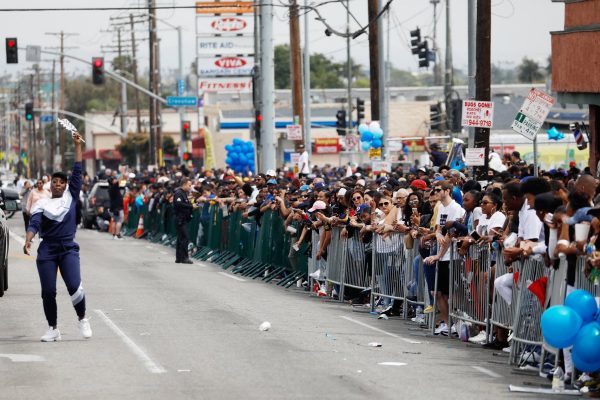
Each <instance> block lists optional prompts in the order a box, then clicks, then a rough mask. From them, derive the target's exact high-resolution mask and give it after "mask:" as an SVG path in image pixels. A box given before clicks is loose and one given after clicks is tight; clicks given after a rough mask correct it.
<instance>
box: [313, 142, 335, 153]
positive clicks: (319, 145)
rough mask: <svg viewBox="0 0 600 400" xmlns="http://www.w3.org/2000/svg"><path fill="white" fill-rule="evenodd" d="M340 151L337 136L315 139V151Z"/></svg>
mask: <svg viewBox="0 0 600 400" xmlns="http://www.w3.org/2000/svg"><path fill="white" fill-rule="evenodd" d="M339 152H340V139H339V138H317V139H315V153H317V154H337V153H339Z"/></svg>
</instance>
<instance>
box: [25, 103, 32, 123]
mask: <svg viewBox="0 0 600 400" xmlns="http://www.w3.org/2000/svg"><path fill="white" fill-rule="evenodd" d="M25 119H26V120H27V121H33V103H32V102H29V103H25Z"/></svg>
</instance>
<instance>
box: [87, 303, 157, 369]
mask: <svg viewBox="0 0 600 400" xmlns="http://www.w3.org/2000/svg"><path fill="white" fill-rule="evenodd" d="M94 311H95V312H96V314H98V315H99V316H100V318H102V320H103V321H104V323H105V324H106V325H107V326H108V327H109V328H110V329H111V330H112V331H113V332H114V333H115V334H116V335H117V336H118V337H119V338H121V340H122V341H123V342H124V343H125V344H126V345H127V347H129V349H130V350H131V351H132V352H133V354H135V355H136V356H137V358H139V359H140V361H141V362H142V363H143V364H144V366H145V367H146V369H147V370H148V371H150V372H152V373H153V374H164V373H166V372H167V370H165V369H164V368H163V367H161V366H160V365H158V364H157V363H155V362H154V361H152V359H151V358H150V357H149V356H148V355H147V354H146V353H145V352H144V350H142V349H141V348H140V347H139V346H138V345H137V344H135V342H134V341H133V340H131V339H130V338H129V336H127V335H126V334H125V333H124V332H123V331H122V330H121V329H120V328H119V327H118V326H117V325H115V323H114V322H112V320H111V319H110V318H108V316H107V315H106V314H104V312H103V311H102V310H94Z"/></svg>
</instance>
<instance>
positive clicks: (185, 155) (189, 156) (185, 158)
mask: <svg viewBox="0 0 600 400" xmlns="http://www.w3.org/2000/svg"><path fill="white" fill-rule="evenodd" d="M191 159H192V153H188V152H186V153H183V161H190V160H191Z"/></svg>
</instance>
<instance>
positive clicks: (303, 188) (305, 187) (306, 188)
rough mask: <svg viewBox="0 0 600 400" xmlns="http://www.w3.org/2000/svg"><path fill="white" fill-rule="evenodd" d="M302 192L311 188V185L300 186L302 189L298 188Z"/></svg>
mask: <svg viewBox="0 0 600 400" xmlns="http://www.w3.org/2000/svg"><path fill="white" fill-rule="evenodd" d="M298 190H299V191H301V192H306V191H307V190H310V186H308V185H302V186H300V189H298Z"/></svg>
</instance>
